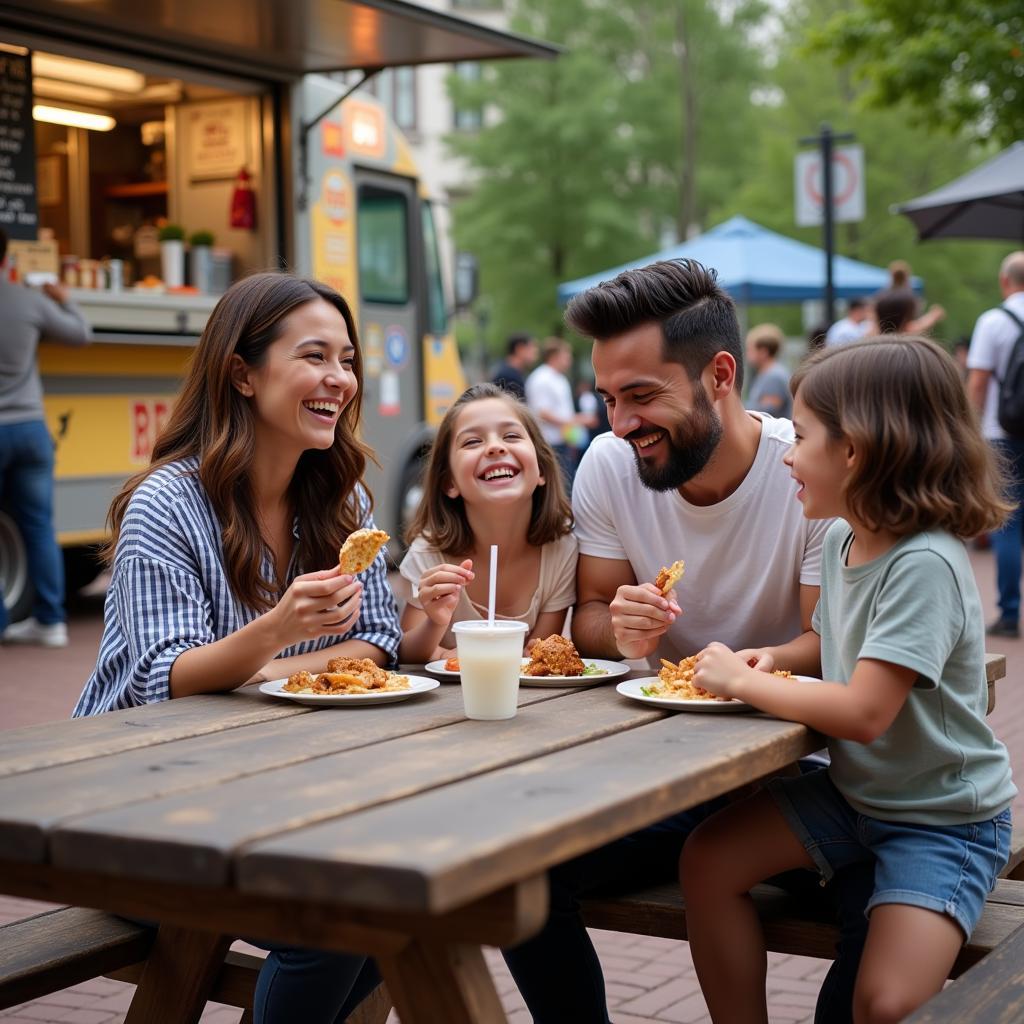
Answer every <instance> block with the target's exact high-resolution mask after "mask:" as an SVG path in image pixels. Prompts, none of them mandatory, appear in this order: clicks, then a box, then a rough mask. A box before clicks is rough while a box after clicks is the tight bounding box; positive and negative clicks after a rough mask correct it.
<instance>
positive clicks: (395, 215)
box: [356, 187, 409, 305]
mask: <svg viewBox="0 0 1024 1024" xmlns="http://www.w3.org/2000/svg"><path fill="white" fill-rule="evenodd" d="M358 204H359V205H358V213H357V218H358V229H357V232H356V237H357V239H358V246H359V292H360V295H361V296H362V299H363V301H364V302H383V303H391V304H394V305H402V304H404V303H406V302H408V301H409V246H408V238H409V209H408V204H407V203H406V200H405V197H404V196H401V195H398V194H397V193H394V192H387V191H384V190H382V189H375V188H367V187H364V188H361V189H360V190H359V199H358Z"/></svg>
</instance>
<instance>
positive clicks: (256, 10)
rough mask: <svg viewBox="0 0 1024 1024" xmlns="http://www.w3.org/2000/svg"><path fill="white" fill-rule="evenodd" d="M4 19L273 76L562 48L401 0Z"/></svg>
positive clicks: (37, 11)
mask: <svg viewBox="0 0 1024 1024" xmlns="http://www.w3.org/2000/svg"><path fill="white" fill-rule="evenodd" d="M5 27H6V28H9V29H15V30H20V31H23V32H29V33H32V34H34V35H35V34H40V35H41V34H45V35H47V36H51V37H52V36H57V37H59V38H61V39H63V40H65V41H67V42H69V43H71V42H74V43H78V44H81V45H88V46H98V45H99V46H102V47H104V48H105V49H108V50H111V49H112V50H116V51H120V52H122V53H124V54H126V55H128V54H137V55H140V56H149V57H156V58H161V59H172V60H175V61H176V62H179V63H187V64H192V65H195V66H201V67H204V68H206V69H208V70H216V71H222V72H234V73H241V74H247V75H250V76H253V77H258V78H267V79H275V80H287V79H294V78H297V77H299V76H300V75H304V74H307V73H309V72H329V71H346V70H350V69H353V68H363V69H367V70H373V69H379V68H385V67H395V66H403V65H409V64H436V63H448V62H451V61H470V60H472V61H476V60H494V59H498V58H505V57H544V58H551V57H555V56H557V55H558V53H559V52H560V50H559V48H558V47H556V46H552V45H551V44H549V43H544V42H540V41H538V40H535V39H529V38H527V37H525V36H520V35H515V34H513V33H510V32H502V31H498V30H497V29H492V28H487V27H485V26H483V25H479V24H476V23H475V22H471V21H467V20H466V19H465V18H459V17H455V16H453V15H451V14H448V13H447V12H442V11H436V10H431V9H429V8H426V7H421V6H419V5H417V4H412V3H406V2H404V0H159V2H152V3H145V2H142V3H140V2H139V0H89V2H86V3H83V2H82V0H2V2H0V31H2V29H3V28H5Z"/></svg>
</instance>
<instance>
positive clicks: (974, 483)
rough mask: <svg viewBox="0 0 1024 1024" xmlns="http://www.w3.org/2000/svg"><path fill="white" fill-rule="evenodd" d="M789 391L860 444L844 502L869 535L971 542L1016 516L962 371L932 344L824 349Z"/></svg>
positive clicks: (895, 341) (869, 343) (840, 437)
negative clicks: (932, 535)
mask: <svg viewBox="0 0 1024 1024" xmlns="http://www.w3.org/2000/svg"><path fill="white" fill-rule="evenodd" d="M790 387H791V388H792V391H793V394H794V395H796V394H799V395H800V399H801V401H802V402H803V403H804V405H806V406H807V408H808V409H810V410H811V412H812V413H814V415H815V416H816V417H817V418H818V419H819V420H820V421H821V422H822V424H824V426H825V429H826V430H827V431H828V434H829V436H830V438H832V439H833V440H835V441H844V442H847V443H849V444H850V445H852V446H853V450H854V452H855V464H854V468H853V471H852V473H851V475H850V477H849V478H848V480H847V482H846V484H845V487H844V493H843V500H844V501H845V502H846V504H847V506H848V508H849V510H850V514H851V515H852V516H853V517H854V518H855V519H857V520H859V521H860V522H861V523H863V524H864V525H865V526H866V527H868V529H870V530H887V531H889V532H891V533H894V534H896V535H897V536H906V535H908V534H912V533H920V532H922V531H925V530H946V531H947V532H949V533H952V534H954V535H955V536H957V537H965V538H966V537H974V536H977V535H978V534H979V533H984V532H985V531H987V530H992V529H995V528H996V527H998V526H999V524H1000V523H1002V522H1003V520H1004V519H1005V518H1006V516H1007V515H1008V514H1009V512H1010V509H1011V507H1012V506H1011V505H1009V504H1008V503H1007V502H1006V500H1005V499H1004V495H1005V493H1006V474H1005V470H1004V467H1003V464H1002V462H1001V461H1000V460H999V459H998V457H997V456H996V455H995V453H994V452H993V451H992V449H991V447H990V446H989V445H988V444H987V442H986V441H985V439H984V438H983V437H982V436H981V432H980V431H979V429H978V423H977V418H976V417H975V415H974V413H973V411H972V410H971V408H970V406H969V405H968V402H967V395H966V393H965V391H964V386H963V382H962V380H961V378H960V374H959V372H958V370H957V367H956V363H955V362H954V361H953V360H952V358H951V357H950V356H949V355H948V354H947V353H946V352H945V351H944V350H943V349H942V348H940V347H939V346H938V345H936V344H935V343H934V342H931V341H928V340H926V339H925V338H916V337H905V336H899V335H897V336H886V337H884V338H872V339H869V340H865V341H858V342H856V343H855V344H852V345H843V346H841V347H838V348H826V349H823V350H822V351H820V352H817V353H815V354H814V355H813V356H811V357H810V358H809V359H808V360H807V361H806V362H804V363H803V364H802V365H801V366H800V367H799V369H798V370H797V371H796V373H795V374H794V375H793V379H792V381H791V383H790Z"/></svg>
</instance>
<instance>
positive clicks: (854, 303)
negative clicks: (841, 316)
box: [846, 297, 868, 313]
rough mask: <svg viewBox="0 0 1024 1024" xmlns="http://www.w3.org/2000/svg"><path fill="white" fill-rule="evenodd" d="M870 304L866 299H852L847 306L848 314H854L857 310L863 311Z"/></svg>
mask: <svg viewBox="0 0 1024 1024" xmlns="http://www.w3.org/2000/svg"><path fill="white" fill-rule="evenodd" d="M867 304H868V300H867V299H864V298H860V297H858V298H855V299H850V301H849V302H848V303H847V304H846V312H847V313H852V312H853V311H854V310H855V309H863V308H864V307H865V306H866V305H867Z"/></svg>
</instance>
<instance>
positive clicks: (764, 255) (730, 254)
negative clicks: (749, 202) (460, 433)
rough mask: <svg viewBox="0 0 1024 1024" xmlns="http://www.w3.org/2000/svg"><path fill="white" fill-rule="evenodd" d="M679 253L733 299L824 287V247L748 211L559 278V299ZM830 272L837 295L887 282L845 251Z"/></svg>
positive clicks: (773, 299)
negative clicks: (631, 256) (665, 244)
mask: <svg viewBox="0 0 1024 1024" xmlns="http://www.w3.org/2000/svg"><path fill="white" fill-rule="evenodd" d="M683 257H685V258H687V259H692V260H697V261H698V262H699V263H703V264H704V266H706V267H712V268H714V269H715V270H717V271H718V280H719V283H720V284H721V285H722V287H723V288H724V289H725V290H726V291H727V292H728V293H729V294H730V295H731V296H732V298H733V300H734V301H735V302H737V303H741V304H743V305H750V304H751V303H760V304H763V305H772V304H774V303H783V302H803V301H805V300H808V299H820V298H821V297H822V294H823V293H824V290H825V253H824V251H823V250H822V249H817V248H815V247H814V246H813V245H806V244H805V243H804V242H798V241H797V240H796V239H794V238H787V237H786V236H785V235H779V234H776V232H774V231H769V230H768V228H765V227H762V226H761V225H760V224H755V223H754V222H753V221H751V220H747V218H746V217H733V218H731V219H730V220H727V221H726V222H725V223H724V224H719V225H718V226H717V227H714V228H712V229H711V230H710V231H706V232H705V233H704V234H703V235H699V236H698V237H697V238H692V239H690V241H688V242H683V243H682V244H680V245H674V246H672V247H671V248H670V249H664V250H662V251H661V252H656V253H654V254H653V255H651V256H645V257H644V258H643V259H640V260H634V261H633V262H632V263H624V264H623V265H622V266H621V267H613V268H612V269H610V270H604V271H602V272H601V273H599V274H591V275H590V277H581V278H579V280H576V281H567V282H565V283H564V284H560V285H559V286H558V301H559V302H560V303H562V304H563V305H564V304H565V303H567V302H568V301H569V300H570V299H571V298H572V297H573V296H574V295H575V294H576V293H577V292H581V291H584V290H585V289H587V288H591V287H593V286H594V285H596V284H600V283H601V282H602V281H607V280H609V279H611V278H613V277H615V275H616V274H618V273H620V272H621V271H623V270H632V269H634V268H636V267H646V266H647V265H648V264H650V263H654V262H656V261H657V260H673V259H681V258H683ZM832 273H833V280H834V287H835V295H836V297H837V298H841V299H852V298H855V297H857V296H860V295H871V294H873V293H874V292H877V291H879V290H880V289H882V288H885V287H886V286H887V285H888V283H889V273H888V271H886V270H883V269H882V268H881V267H873V266H871V265H870V264H869V263H861V262H859V261H858V260H851V259H849V258H848V257H846V256H835V257H834V263H833V270H832ZM913 285H914V290H915V291H920V288H921V280H920V278H916V277H915V278H914V281H913Z"/></svg>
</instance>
